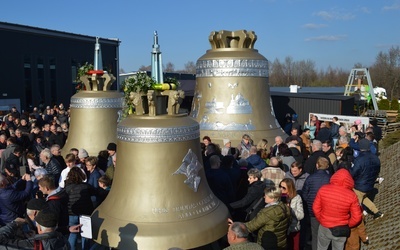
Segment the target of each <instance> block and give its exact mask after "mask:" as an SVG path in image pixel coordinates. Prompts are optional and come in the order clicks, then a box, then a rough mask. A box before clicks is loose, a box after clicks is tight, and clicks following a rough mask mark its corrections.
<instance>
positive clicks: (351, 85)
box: [344, 68, 378, 110]
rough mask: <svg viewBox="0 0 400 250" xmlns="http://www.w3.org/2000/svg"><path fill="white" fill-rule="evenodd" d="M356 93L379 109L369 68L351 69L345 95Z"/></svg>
mask: <svg viewBox="0 0 400 250" xmlns="http://www.w3.org/2000/svg"><path fill="white" fill-rule="evenodd" d="M365 82H366V83H365ZM355 94H359V95H360V99H361V100H364V101H366V102H367V103H369V102H372V105H373V107H374V109H375V110H378V104H377V102H376V98H375V93H374V86H373V85H372V80H371V76H370V74H369V71H368V68H356V69H352V70H351V72H350V75H349V78H348V80H347V84H346V87H345V91H344V95H345V96H351V95H355Z"/></svg>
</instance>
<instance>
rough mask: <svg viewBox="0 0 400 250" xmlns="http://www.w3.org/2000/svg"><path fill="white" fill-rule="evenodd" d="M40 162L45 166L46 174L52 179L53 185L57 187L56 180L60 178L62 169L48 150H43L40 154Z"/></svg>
mask: <svg viewBox="0 0 400 250" xmlns="http://www.w3.org/2000/svg"><path fill="white" fill-rule="evenodd" d="M39 157H40V160H41V161H42V162H43V163H44V164H45V167H44V168H45V169H46V171H47V174H48V175H49V176H50V177H51V178H53V180H54V183H56V186H57V187H58V180H59V179H60V176H61V171H62V167H61V165H60V163H59V162H58V161H57V160H56V159H55V158H54V157H53V155H52V154H51V152H50V149H48V148H45V149H43V150H42V152H40V156H39Z"/></svg>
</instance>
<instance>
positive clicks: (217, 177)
mask: <svg viewBox="0 0 400 250" xmlns="http://www.w3.org/2000/svg"><path fill="white" fill-rule="evenodd" d="M209 162H210V169H208V170H206V178H207V182H208V185H209V186H210V189H211V191H212V192H213V193H214V194H215V196H217V198H218V199H219V200H220V201H222V202H223V203H224V204H225V205H228V204H229V203H230V202H232V201H233V200H234V198H235V193H234V188H233V185H232V181H231V179H230V177H229V175H228V173H226V172H225V171H224V170H223V169H221V168H220V165H221V160H220V157H219V156H218V155H213V156H211V157H210V159H209Z"/></svg>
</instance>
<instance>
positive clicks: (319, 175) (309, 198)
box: [300, 157, 331, 249]
mask: <svg viewBox="0 0 400 250" xmlns="http://www.w3.org/2000/svg"><path fill="white" fill-rule="evenodd" d="M328 168H329V160H328V159H326V158H323V157H320V158H318V159H317V169H316V170H315V172H314V173H313V174H311V175H310V176H308V177H307V179H306V181H305V182H304V185H303V188H302V192H301V193H302V198H303V200H304V203H303V204H304V206H305V208H306V209H305V210H304V211H305V212H306V217H305V218H304V220H307V221H305V223H303V224H304V226H305V227H303V226H302V227H301V232H300V233H301V234H307V233H309V232H310V230H309V226H310V224H311V234H312V249H317V242H318V227H319V222H318V220H317V219H316V218H315V215H314V212H313V210H312V205H313V203H314V200H315V197H316V196H317V193H318V190H319V189H320V188H321V187H322V186H323V185H325V184H329V181H330V179H331V174H330V173H329V171H328V170H327V169H328ZM303 224H302V225H303ZM306 238H307V237H306Z"/></svg>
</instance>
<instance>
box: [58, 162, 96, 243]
mask: <svg viewBox="0 0 400 250" xmlns="http://www.w3.org/2000/svg"><path fill="white" fill-rule="evenodd" d="M85 179H86V175H85V174H84V173H83V172H82V170H81V169H80V168H79V167H72V168H71V170H70V171H69V173H68V175H67V179H66V181H65V191H66V192H67V194H68V198H69V200H68V214H69V225H70V226H74V225H78V224H79V216H80V215H91V214H92V212H93V210H94V207H93V203H92V199H91V196H92V195H96V190H95V188H94V187H92V186H91V185H90V184H88V183H85V182H84V180H85ZM77 240H78V233H71V234H70V235H69V238H68V242H69V243H70V245H71V249H76V248H75V246H76V243H77ZM89 241H90V239H87V238H84V237H82V249H86V248H87V247H88V244H89Z"/></svg>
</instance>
